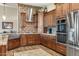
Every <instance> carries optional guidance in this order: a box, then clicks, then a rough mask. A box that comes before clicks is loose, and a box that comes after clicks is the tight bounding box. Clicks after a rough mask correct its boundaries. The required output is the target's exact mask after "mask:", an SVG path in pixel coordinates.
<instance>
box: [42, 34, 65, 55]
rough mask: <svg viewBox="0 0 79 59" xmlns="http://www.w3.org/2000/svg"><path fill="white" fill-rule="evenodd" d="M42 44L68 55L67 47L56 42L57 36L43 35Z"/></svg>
mask: <svg viewBox="0 0 79 59" xmlns="http://www.w3.org/2000/svg"><path fill="white" fill-rule="evenodd" d="M41 44H42V45H44V46H46V47H48V48H50V49H52V50H54V51H56V52H58V53H60V54H62V55H66V46H65V45H63V44H59V43H57V42H56V36H51V35H42V36H41Z"/></svg>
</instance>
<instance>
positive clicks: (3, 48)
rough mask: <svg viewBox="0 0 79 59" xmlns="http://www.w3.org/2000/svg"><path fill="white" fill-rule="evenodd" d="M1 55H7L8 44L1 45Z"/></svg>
mask: <svg viewBox="0 0 79 59" xmlns="http://www.w3.org/2000/svg"><path fill="white" fill-rule="evenodd" d="M0 56H6V45H0Z"/></svg>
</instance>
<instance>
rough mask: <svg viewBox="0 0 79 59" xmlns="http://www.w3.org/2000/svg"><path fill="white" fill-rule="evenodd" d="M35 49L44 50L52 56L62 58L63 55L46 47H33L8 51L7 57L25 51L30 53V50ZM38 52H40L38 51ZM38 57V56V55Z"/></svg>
mask: <svg viewBox="0 0 79 59" xmlns="http://www.w3.org/2000/svg"><path fill="white" fill-rule="evenodd" d="M34 49H42V50H44V51H45V52H47V53H49V54H51V56H62V55H61V54H59V53H57V52H55V51H53V50H51V49H49V48H47V47H45V46H42V45H32V46H25V47H19V48H16V49H13V50H10V51H7V53H6V56H14V52H23V51H29V50H34ZM38 52H40V51H38ZM34 56H35V55H34ZM36 56H38V55H36ZM41 56H44V55H41Z"/></svg>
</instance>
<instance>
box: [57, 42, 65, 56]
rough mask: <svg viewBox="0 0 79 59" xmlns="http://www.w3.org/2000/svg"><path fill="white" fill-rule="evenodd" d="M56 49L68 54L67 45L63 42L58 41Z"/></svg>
mask: <svg viewBox="0 0 79 59" xmlns="http://www.w3.org/2000/svg"><path fill="white" fill-rule="evenodd" d="M56 51H57V52H59V53H61V54H63V55H66V46H65V45H63V44H59V43H56Z"/></svg>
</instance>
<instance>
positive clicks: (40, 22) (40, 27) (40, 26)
mask: <svg viewBox="0 0 79 59" xmlns="http://www.w3.org/2000/svg"><path fill="white" fill-rule="evenodd" d="M43 16H44V14H43V12H39V13H38V33H43Z"/></svg>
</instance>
